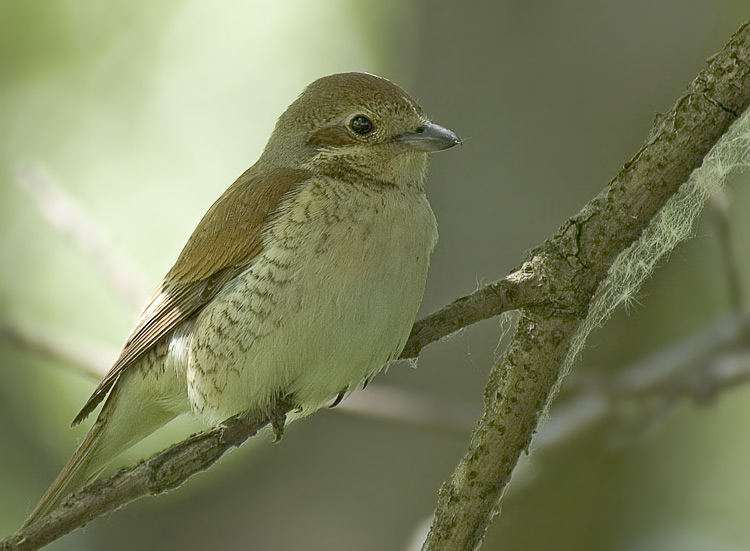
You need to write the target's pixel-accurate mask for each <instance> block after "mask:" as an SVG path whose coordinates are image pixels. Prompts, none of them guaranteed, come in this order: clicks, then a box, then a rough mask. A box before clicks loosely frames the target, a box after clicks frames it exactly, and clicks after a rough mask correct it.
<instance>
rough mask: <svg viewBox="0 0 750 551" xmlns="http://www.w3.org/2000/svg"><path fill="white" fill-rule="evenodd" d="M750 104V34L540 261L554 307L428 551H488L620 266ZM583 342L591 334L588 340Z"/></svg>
mask: <svg viewBox="0 0 750 551" xmlns="http://www.w3.org/2000/svg"><path fill="white" fill-rule="evenodd" d="M749 103H750V26H748V24H745V25H743V26H742V27H741V28H740V29H739V30H738V31H737V33H735V35H734V36H733V37H732V38H731V40H730V41H729V43H728V44H727V45H726V46H725V48H724V49H723V50H722V51H721V52H720V53H718V54H717V55H715V56H714V57H712V58H711V59H710V60H709V61H708V66H707V67H706V69H704V70H703V71H702V72H701V73H700V74H699V75H698V76H697V77H696V79H695V80H694V81H693V82H692V84H691V85H690V86H689V88H688V92H687V94H685V95H684V96H683V97H681V98H680V99H679V100H677V103H676V104H675V106H674V107H673V108H672V110H671V111H670V112H669V113H668V114H667V115H666V116H664V117H661V118H660V119H659V120H658V121H657V122H656V124H655V127H654V129H653V131H652V134H651V137H650V139H649V140H648V141H647V143H646V145H644V146H643V147H642V148H641V150H640V151H638V153H636V155H635V157H634V158H633V159H632V160H631V161H630V162H628V163H627V164H626V165H625V166H624V168H623V169H622V170H621V171H620V173H619V174H618V175H617V176H616V177H615V178H614V179H613V180H612V181H611V182H610V184H609V186H608V187H607V188H606V189H605V190H604V192H603V193H601V194H600V195H599V196H598V197H596V198H595V199H593V200H592V201H590V202H589V203H588V204H587V205H586V206H585V207H584V208H583V209H582V210H581V211H580V212H579V213H578V214H577V215H576V216H574V217H573V218H571V219H570V220H568V221H567V222H566V223H565V224H563V226H562V227H561V228H560V230H559V231H558V233H557V235H555V236H554V237H552V238H551V239H549V240H547V241H546V242H545V243H543V244H542V245H541V246H539V247H537V248H536V249H534V250H533V251H532V252H531V253H530V255H529V256H530V259H531V260H530V262H529V263H527V269H528V268H531V269H532V270H534V271H535V272H536V273H538V274H540V275H539V276H538V279H539V280H541V281H545V282H546V287H547V289H549V290H550V292H551V295H550V300H549V301H548V303H550V304H554V305H555V306H553V307H549V306H546V305H545V304H542V305H541V306H531V307H524V308H522V309H521V312H520V314H521V319H520V321H519V324H518V329H517V331H516V334H515V335H514V337H513V339H512V341H511V343H510V345H509V347H508V350H507V351H506V353H505V356H504V357H503V358H502V360H501V361H500V363H499V364H498V365H496V366H495V368H493V370H492V372H491V374H490V378H489V382H488V384H487V387H486V389H485V395H484V402H485V404H484V405H485V411H484V415H483V416H482V418H481V420H480V421H479V423H478V424H477V426H476V428H475V429H474V433H473V434H472V438H471V442H470V444H469V448H468V451H467V452H466V455H465V456H464V458H463V459H462V460H461V462H460V463H459V465H458V467H457V468H456V470H455V472H454V473H453V476H452V477H451V479H450V480H449V481H448V482H446V483H445V484H444V485H443V487H442V488H441V490H440V493H439V498H438V506H437V510H436V512H435V519H434V521H433V524H432V527H431V529H430V533H429V534H428V536H427V539H426V541H425V544H424V547H423V549H424V550H425V551H458V550H466V551H470V550H474V549H477V548H478V547H479V546H480V545H481V543H482V540H483V538H484V534H485V532H486V529H487V527H488V526H489V524H490V521H491V519H492V517H493V516H494V515H495V514H496V513H497V511H498V507H499V503H500V499H501V497H502V495H503V493H504V491H505V488H506V486H507V484H508V482H509V480H510V476H511V473H512V472H513V468H514V467H515V465H516V463H517V461H518V458H519V457H520V455H521V453H523V452H524V451H525V450H527V449H528V447H529V443H530V442H531V438H532V435H533V434H534V432H535V431H536V430H537V426H538V425H539V423H540V420H541V418H542V417H543V415H544V413H545V412H546V409H547V406H548V404H549V402H550V400H551V399H552V397H553V396H554V394H555V392H556V390H557V388H558V387H559V384H560V379H561V376H562V375H563V374H564V371H565V367H566V366H567V365H569V363H570V361H572V357H573V356H574V355H575V353H576V352H577V350H578V349H579V347H580V344H581V343H580V342H576V341H574V339H576V337H579V339H578V340H580V339H581V338H585V331H586V330H587V329H590V327H586V326H584V322H585V321H587V317H588V313H589V309H593V308H594V305H595V304H596V303H597V301H599V300H601V295H602V293H601V291H602V290H601V289H600V288H599V287H600V284H601V283H603V282H605V280H606V277H607V275H608V273H609V270H610V267H611V266H612V265H613V263H614V261H615V260H616V259H617V258H618V256H619V255H620V254H621V253H623V252H624V251H625V250H626V249H628V248H629V247H630V246H631V245H632V244H634V243H635V242H636V241H637V240H638V239H639V238H640V236H641V235H642V234H643V233H644V232H645V230H646V229H647V228H648V226H649V224H650V223H651V220H652V219H653V218H654V217H655V216H656V215H657V213H659V211H660V210H661V209H662V208H663V207H664V206H665V205H666V204H667V202H668V201H669V200H670V198H672V196H674V195H675V194H676V193H677V192H678V190H679V189H680V186H681V185H682V184H683V182H686V181H687V180H688V176H689V175H690V173H691V172H692V171H693V170H694V169H696V168H698V167H699V166H700V165H701V163H702V161H703V159H704V157H705V156H706V154H707V153H708V152H709V150H710V149H711V148H712V147H713V146H714V145H715V144H716V143H717V142H718V141H719V139H720V138H721V137H722V135H724V134H725V133H726V132H727V130H728V129H729V127H730V125H731V123H732V122H734V121H735V120H736V119H737V117H738V116H739V115H740V114H741V113H743V112H744V111H745V110H746V109H747V106H748V104H749ZM579 331H581V332H582V335H580V334H579Z"/></svg>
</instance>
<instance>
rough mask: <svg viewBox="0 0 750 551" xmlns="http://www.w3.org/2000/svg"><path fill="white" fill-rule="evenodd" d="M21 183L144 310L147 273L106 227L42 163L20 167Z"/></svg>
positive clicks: (52, 221)
mask: <svg viewBox="0 0 750 551" xmlns="http://www.w3.org/2000/svg"><path fill="white" fill-rule="evenodd" d="M17 182H18V185H19V187H20V188H21V189H22V190H23V191H25V192H26V193H27V194H28V196H29V197H30V198H31V199H32V200H33V202H34V204H35V205H36V206H37V208H38V209H39V211H40V212H41V213H42V214H43V215H44V217H45V219H46V220H47V222H49V224H50V225H51V226H52V227H53V228H55V229H56V230H58V231H59V232H61V233H62V234H64V235H67V236H68V237H69V238H70V239H71V240H72V241H73V243H75V244H76V246H77V247H78V248H79V249H81V250H82V251H83V252H84V253H86V254H87V255H88V256H90V257H91V259H92V260H93V261H94V264H95V265H96V266H97V267H98V268H99V270H100V271H101V273H102V274H103V275H104V277H105V279H106V281H107V282H109V283H110V284H111V285H112V287H114V289H115V290H116V291H117V292H118V293H119V294H120V295H121V296H122V297H123V298H125V300H126V301H127V302H128V304H129V305H130V306H131V308H132V309H133V310H134V311H140V309H141V307H142V306H143V304H144V302H145V299H146V297H147V296H148V292H147V291H148V290H147V289H146V287H145V285H144V281H143V276H142V275H141V273H140V271H139V270H138V269H136V268H135V266H134V265H133V264H132V263H131V262H129V261H128V260H127V259H126V258H125V256H124V255H123V254H121V253H119V252H118V251H117V250H115V248H114V247H113V246H112V243H111V242H110V239H109V236H108V235H107V232H106V231H105V230H104V228H102V227H101V226H100V225H99V224H98V223H97V222H96V221H94V219H93V218H92V217H91V216H89V214H88V213H87V212H86V211H85V210H84V208H83V207H82V206H81V205H80V204H79V203H78V202H77V201H75V200H74V199H73V198H72V197H71V196H70V195H68V194H67V193H65V191H63V188H62V186H60V185H59V184H58V183H57V182H55V180H54V178H53V177H52V175H51V174H49V172H47V171H46V170H44V169H43V167H42V166H41V165H39V164H36V163H27V164H24V165H23V166H21V167H19V169H18V177H17Z"/></svg>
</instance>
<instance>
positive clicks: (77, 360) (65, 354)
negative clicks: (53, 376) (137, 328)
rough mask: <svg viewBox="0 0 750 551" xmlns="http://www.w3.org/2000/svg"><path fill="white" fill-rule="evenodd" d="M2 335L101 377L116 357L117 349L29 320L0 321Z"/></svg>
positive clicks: (13, 341) (97, 378)
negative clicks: (22, 321) (31, 322)
mask: <svg viewBox="0 0 750 551" xmlns="http://www.w3.org/2000/svg"><path fill="white" fill-rule="evenodd" d="M0 338H2V339H6V340H8V341H10V342H12V343H14V344H16V345H18V346H23V347H24V348H28V349H29V350H33V351H34V352H37V353H40V354H42V355H44V356H47V357H49V358H52V359H53V360H57V361H61V362H64V363H65V364H68V365H71V366H73V367H74V368H75V369H76V370H77V371H80V372H81V373H84V374H85V375H88V376H90V377H92V378H94V379H96V380H97V381H98V380H101V378H102V377H104V375H105V374H106V373H107V371H108V370H109V368H110V366H111V365H112V359H113V358H116V357H117V350H109V349H107V348H105V347H102V346H99V345H95V344H92V343H86V342H83V341H81V339H77V338H74V337H73V336H71V335H69V334H63V333H62V332H59V331H54V330H52V329H51V328H49V327H42V326H41V325H39V324H30V323H28V322H26V323H21V322H18V321H16V322H13V323H11V322H8V321H2V322H0Z"/></svg>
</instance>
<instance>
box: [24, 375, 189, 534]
mask: <svg viewBox="0 0 750 551" xmlns="http://www.w3.org/2000/svg"><path fill="white" fill-rule="evenodd" d="M128 375H135V376H128ZM149 382H152V381H149V377H146V378H144V377H141V376H140V375H138V374H126V375H125V376H123V377H121V380H119V381H118V382H117V383H116V384H115V385H114V387H113V388H112V390H111V391H110V393H109V396H108V397H107V399H106V401H105V402H104V406H103V407H102V410H101V412H100V413H99V416H98V417H97V419H96V421H95V422H94V424H93V426H92V427H91V429H90V430H89V432H88V434H87V435H86V437H85V438H84V440H83V442H81V444H80V445H79V446H78V449H76V451H75V453H74V454H73V457H71V458H70V460H69V461H68V463H67V464H66V465H65V467H63V469H62V471H61V472H60V474H59V475H58V476H57V478H56V479H55V481H54V482H53V483H52V485H51V486H50V487H49V489H48V490H47V491H46V492H45V494H44V495H43V496H42V499H41V500H40V501H39V504H38V505H37V506H36V507H35V508H34V510H33V511H32V513H31V515H30V516H29V518H28V519H27V520H26V522H25V523H24V525H23V527H24V528H25V527H26V526H29V525H30V524H32V523H34V522H36V521H37V520H39V519H40V518H42V517H44V516H46V515H47V514H49V513H50V512H52V511H53V510H54V509H55V508H57V507H58V506H59V505H60V504H61V503H62V502H63V500H64V499H65V498H66V497H67V496H68V495H70V494H72V493H73V492H76V491H78V490H79V489H81V488H82V487H83V486H85V485H86V484H87V483H89V482H90V481H92V480H93V479H94V478H96V476H97V475H99V474H100V473H101V472H102V470H104V468H105V467H106V466H107V465H108V464H109V463H110V462H111V461H112V460H113V459H114V458H116V457H117V456H118V455H120V454H121V453H123V452H124V451H126V450H127V449H128V448H130V447H132V446H133V445H134V444H136V443H137V442H139V441H141V440H143V439H144V438H145V437H146V436H148V435H149V434H151V433H152V432H154V431H155V430H157V429H158V428H160V427H162V426H163V425H165V424H166V423H168V422H169V421H171V420H172V419H174V418H175V417H176V416H177V415H179V414H181V413H184V412H185V411H187V410H188V406H187V405H186V404H187V402H186V398H185V401H184V403H183V400H180V399H179V395H180V392H179V389H178V388H175V394H174V396H173V399H171V400H164V399H159V398H163V395H162V396H160V397H159V398H156V399H154V398H155V396H151V394H153V392H149V390H152V389H148V385H149ZM162 388H163V387H162ZM145 389H148V390H145ZM144 390H145V391H144ZM183 395H184V391H183ZM175 397H178V398H177V399H174V398H175Z"/></svg>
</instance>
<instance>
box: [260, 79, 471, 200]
mask: <svg viewBox="0 0 750 551" xmlns="http://www.w3.org/2000/svg"><path fill="white" fill-rule="evenodd" d="M459 143H460V139H459V138H458V136H456V134H454V133H453V132H451V131H450V130H448V129H447V128H443V127H442V126H439V125H437V124H434V123H432V122H430V121H429V120H428V119H427V117H426V116H425V115H424V113H423V111H422V109H421V107H420V106H419V105H418V104H417V102H416V101H415V100H414V99H413V98H412V97H411V96H409V95H408V94H407V93H406V92H404V91H403V90H402V89H401V88H399V87H398V86H396V85H395V84H393V83H392V82H391V81H389V80H387V79H384V78H381V77H378V76H375V75H371V74H368V73H340V74H334V75H330V76H326V77H323V78H320V79H318V80H316V81H315V82H313V83H312V84H310V85H309V86H308V87H307V88H305V90H304V91H303V92H302V94H300V96H299V97H298V98H297V100H296V101H295V102H294V103H292V104H291V105H290V106H289V108H288V109H287V110H286V111H285V112H284V114H283V115H281V117H279V120H278V122H277V124H276V128H275V129H274V131H273V134H272V135H271V138H270V139H269V141H268V144H267V145H266V148H265V151H264V152H263V156H262V157H261V160H262V161H263V162H267V163H271V164H274V165H277V166H288V167H289V166H291V167H305V168H308V169H310V170H313V171H315V172H317V173H320V174H329V175H331V176H333V177H343V176H345V175H351V174H360V175H361V176H365V177H369V178H372V179H373V180H375V181H380V182H385V183H389V184H396V185H399V186H402V185H405V186H412V185H417V186H420V187H421V186H422V183H423V180H424V176H425V174H426V168H427V153H430V152H433V151H440V150H442V149H447V148H449V147H453V146H454V145H457V144H459Z"/></svg>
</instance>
